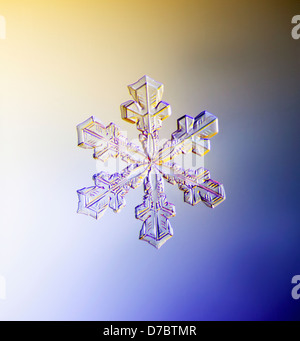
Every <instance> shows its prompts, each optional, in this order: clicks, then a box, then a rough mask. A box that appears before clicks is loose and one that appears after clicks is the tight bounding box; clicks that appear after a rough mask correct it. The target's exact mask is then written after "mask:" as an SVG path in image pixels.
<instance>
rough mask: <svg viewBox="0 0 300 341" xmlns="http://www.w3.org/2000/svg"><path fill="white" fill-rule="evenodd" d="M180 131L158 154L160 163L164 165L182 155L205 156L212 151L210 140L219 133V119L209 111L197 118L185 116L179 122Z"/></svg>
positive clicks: (173, 135)
mask: <svg viewBox="0 0 300 341" xmlns="http://www.w3.org/2000/svg"><path fill="white" fill-rule="evenodd" d="M177 127H178V129H177V130H176V131H175V132H174V133H173V134H172V138H171V140H169V141H167V142H166V143H165V144H164V145H163V147H162V148H161V149H160V150H159V152H158V162H159V163H160V164H163V163H165V162H168V161H170V160H172V159H174V157H175V156H177V155H180V154H181V153H184V154H186V153H189V152H193V153H195V154H197V155H199V156H203V155H205V154H206V153H208V152H209V150H210V140H209V139H210V138H212V137H213V136H214V135H216V134H217V133H218V119H217V117H216V116H214V115H213V114H211V113H209V112H208V111H203V112H201V113H200V114H199V115H197V116H196V117H195V118H193V117H191V116H188V115H185V116H182V117H181V118H179V119H178V120H177Z"/></svg>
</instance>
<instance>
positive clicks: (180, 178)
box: [160, 162, 226, 208]
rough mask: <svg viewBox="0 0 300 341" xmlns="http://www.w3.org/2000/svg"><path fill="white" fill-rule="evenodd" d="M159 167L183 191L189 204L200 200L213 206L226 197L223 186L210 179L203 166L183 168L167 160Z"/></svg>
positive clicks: (166, 177)
mask: <svg viewBox="0 0 300 341" xmlns="http://www.w3.org/2000/svg"><path fill="white" fill-rule="evenodd" d="M160 169H161V172H162V174H163V177H164V178H165V179H166V180H167V181H168V182H169V183H171V184H172V185H174V184H177V185H178V188H179V189H180V190H182V191H183V192H184V201H185V202H186V203H188V204H190V205H193V206H194V205H196V204H198V203H199V202H200V201H202V202H203V203H204V204H205V205H206V206H208V207H210V208H214V207H216V206H217V205H219V204H220V203H221V202H222V201H224V200H225V198H226V196H225V191H224V186H223V185H222V184H220V183H219V182H217V181H215V180H212V179H211V178H210V173H209V171H208V170H207V169H205V168H203V167H201V168H198V169H196V170H193V169H187V170H184V169H182V168H181V167H179V166H178V165H177V164H176V163H173V162H169V163H166V164H164V165H163V166H162V167H161V168H160Z"/></svg>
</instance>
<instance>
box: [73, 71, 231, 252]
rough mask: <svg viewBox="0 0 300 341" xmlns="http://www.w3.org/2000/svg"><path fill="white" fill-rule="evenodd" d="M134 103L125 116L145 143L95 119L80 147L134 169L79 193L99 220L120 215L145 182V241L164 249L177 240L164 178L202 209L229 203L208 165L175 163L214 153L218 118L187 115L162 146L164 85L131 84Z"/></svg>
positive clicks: (141, 210)
mask: <svg viewBox="0 0 300 341" xmlns="http://www.w3.org/2000/svg"><path fill="white" fill-rule="evenodd" d="M128 89H129V93H130V95H131V96H132V98H133V100H130V101H127V102H125V103H123V104H121V116H122V118H123V119H124V120H125V121H127V122H129V123H132V124H136V127H137V129H138V130H139V131H140V133H139V141H140V143H141V146H142V147H140V146H139V145H137V144H135V143H132V142H130V141H128V139H127V137H126V136H124V135H123V134H122V132H121V131H120V128H119V127H118V126H116V125H115V124H114V123H110V124H109V125H108V126H105V125H104V124H103V123H101V122H100V121H99V120H97V119H96V118H95V117H93V116H92V117H90V118H88V119H87V120H86V121H84V122H82V123H81V124H79V125H78V126H77V132H78V146H79V147H82V148H87V149H93V151H94V154H93V155H94V158H95V159H97V160H101V161H103V162H105V161H107V160H108V159H110V158H120V159H121V160H122V161H125V162H126V163H127V164H128V166H127V167H125V168H124V169H123V170H122V171H121V172H116V173H113V174H110V173H107V172H104V171H102V172H100V173H98V174H95V175H94V182H95V185H94V186H91V187H85V188H82V189H80V190H78V191H77V193H78V197H79V203H78V211H77V212H78V213H83V214H86V215H90V216H92V217H93V218H96V219H99V218H100V217H101V216H102V215H103V214H104V213H105V211H106V210H107V209H108V208H111V209H112V210H113V211H114V212H119V211H120V210H121V209H122V208H123V207H124V206H125V204H126V202H125V195H126V194H127V193H128V192H129V190H130V188H131V189H135V188H137V187H138V186H139V185H141V184H142V183H143V185H144V192H145V195H144V197H143V202H142V204H140V205H138V206H137V207H136V208H135V216H136V218H137V219H139V220H141V221H142V222H143V225H142V229H141V231H140V239H141V240H144V241H146V242H148V243H149V244H151V245H153V246H154V247H156V248H160V247H161V246H162V245H163V244H164V243H165V242H166V241H167V240H168V239H169V238H171V237H172V236H173V229H172V226H171V224H170V222H169V218H171V217H174V216H175V206H174V205H173V204H171V203H169V202H168V201H167V199H166V194H165V193H164V184H163V182H164V180H166V181H167V182H168V183H170V184H172V185H175V184H177V185H178V188H179V189H180V190H181V191H183V193H184V201H185V202H186V203H188V204H190V205H193V206H194V205H196V204H198V203H199V202H200V201H202V202H203V203H204V204H205V205H206V206H208V207H210V208H213V207H215V206H217V205H218V204H220V203H221V202H222V201H223V200H225V191H224V187H223V185H222V184H220V183H219V182H217V181H214V180H212V179H211V178H210V173H209V171H208V170H207V169H205V168H204V167H200V168H198V169H185V168H184V167H182V166H181V165H180V164H178V163H176V162H175V157H176V156H178V155H180V154H187V153H194V154H195V155H196V156H197V157H203V155H204V154H206V153H207V152H209V151H210V138H211V137H213V136H214V135H215V134H217V133H218V119H217V117H216V116H214V115H213V114H211V113H209V112H207V111H203V112H201V113H200V114H199V115H197V116H196V117H194V118H193V117H191V116H189V115H184V116H182V117H181V118H179V119H178V120H177V130H176V131H174V133H173V134H172V136H171V139H170V140H168V141H167V142H165V143H164V144H163V145H162V146H161V145H160V140H159V129H160V128H161V127H162V121H163V120H164V119H166V118H168V117H169V116H170V115H171V107H170V105H169V104H168V103H166V102H163V101H162V100H161V99H162V95H163V85H162V84H161V83H159V82H157V81H155V80H153V79H151V78H150V77H148V76H143V77H142V78H141V79H139V80H138V81H137V82H136V83H133V84H131V85H129V86H128Z"/></svg>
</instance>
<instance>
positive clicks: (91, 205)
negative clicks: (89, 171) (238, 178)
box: [77, 164, 146, 219]
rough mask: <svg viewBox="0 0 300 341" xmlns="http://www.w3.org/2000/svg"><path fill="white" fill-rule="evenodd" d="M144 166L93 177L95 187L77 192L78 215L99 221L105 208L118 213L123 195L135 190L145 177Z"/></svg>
mask: <svg viewBox="0 0 300 341" xmlns="http://www.w3.org/2000/svg"><path fill="white" fill-rule="evenodd" d="M145 168H146V167H145V166H144V165H139V164H132V165H130V166H128V167H126V168H125V169H124V170H123V171H122V172H121V173H120V174H119V173H114V174H112V175H110V174H109V173H106V172H100V173H98V174H95V175H94V176H93V179H94V181H95V186H92V187H85V188H82V189H80V190H78V191H77V193H78V198H79V203H78V210H77V212H78V213H83V214H86V215H89V216H92V217H93V218H96V219H99V218H101V217H102V216H103V214H104V212H105V211H106V210H107V208H108V207H109V208H111V209H112V210H113V211H114V212H119V211H120V210H121V209H122V208H123V207H124V206H125V204H126V202H125V199H124V197H125V195H126V194H127V193H128V191H129V189H130V188H133V189H134V188H137V187H138V186H139V185H141V184H142V182H143V179H144V177H145V176H146V170H145Z"/></svg>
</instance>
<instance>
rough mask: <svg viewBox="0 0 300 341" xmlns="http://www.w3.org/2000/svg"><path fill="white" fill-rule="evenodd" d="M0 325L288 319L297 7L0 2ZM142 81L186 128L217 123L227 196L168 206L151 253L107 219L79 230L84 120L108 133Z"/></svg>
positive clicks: (92, 167)
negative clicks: (93, 120)
mask: <svg viewBox="0 0 300 341" xmlns="http://www.w3.org/2000/svg"><path fill="white" fill-rule="evenodd" d="M0 14H1V15H3V16H5V18H6V22H7V27H6V28H7V35H6V38H7V39H6V40H0V129H1V131H0V132H1V145H0V156H1V158H0V160H1V161H0V162H1V168H0V179H1V199H0V200H1V202H0V207H1V215H0V224H1V225H0V275H1V276H4V277H5V280H6V287H7V288H6V295H7V298H6V300H0V318H1V320H298V319H299V318H300V300H299V301H296V300H293V299H292V297H291V290H292V287H293V285H292V284H291V278H292V277H293V276H294V275H297V274H300V226H299V225H300V224H299V221H300V220H299V187H300V186H299V173H300V172H299V171H300V169H299V145H300V143H299V142H300V141H299V124H300V118H299V104H300V100H299V84H300V74H299V66H300V40H293V39H292V37H291V29H292V27H293V25H292V24H291V19H292V17H293V16H294V15H296V14H300V2H299V1H286V0H285V1H199V0H198V1H189V0H184V1H177V0H175V1H174V0H173V1H156V0H152V1H142V0H139V1H87V0H84V1H83V0H81V1H62V0H59V1H58V0H57V1H49V0H47V1H41V0H40V1H37V0H31V1H30V0H19V1H14V0H0ZM144 74H148V75H149V76H151V77H152V78H154V79H156V80H157V81H160V82H162V83H163V84H164V85H165V93H164V98H163V100H165V101H167V102H168V103H170V104H171V106H172V112H173V114H172V116H171V117H170V118H169V119H168V120H166V121H164V126H163V129H162V130H161V137H165V138H167V137H169V136H170V133H171V132H172V131H174V130H175V129H176V120H177V118H179V117H180V116H182V115H183V114H190V115H196V114H198V113H199V112H200V111H202V110H208V111H210V112H212V113H214V114H215V115H217V116H218V117H219V126H220V133H219V134H218V135H217V136H215V137H214V138H213V139H212V141H211V142H212V150H211V152H210V153H209V154H207V156H206V159H205V165H206V167H207V168H208V169H210V171H211V175H212V178H213V179H215V180H218V181H220V182H222V183H223V184H224V186H225V190H226V194H227V199H226V201H225V202H224V203H222V204H221V205H220V206H218V207H217V208H216V209H214V210H210V209H208V208H207V207H205V206H204V205H201V204H199V205H197V206H196V207H191V206H189V205H187V204H185V203H184V202H183V193H182V192H181V191H179V190H178V189H177V188H176V187H172V186H171V185H166V186H165V189H166V193H167V196H168V199H169V201H170V202H172V203H174V204H175V205H176V212H177V214H176V217H175V218H172V219H171V223H172V226H173V228H174V237H173V238H172V239H171V240H169V241H168V242H167V243H166V244H165V245H164V246H163V247H162V248H161V249H160V250H159V251H157V250H156V249H154V248H153V247H151V246H149V245H147V244H146V243H144V242H141V241H139V240H138V234H139V230H140V228H141V222H140V221H138V220H136V219H135V218H134V207H135V206H136V205H138V204H140V203H141V200H142V195H143V190H142V188H139V189H137V190H135V191H131V192H130V193H129V194H128V195H127V198H126V200H127V206H126V207H125V208H124V209H123V210H122V211H121V213H119V214H114V213H113V212H112V211H107V212H106V214H105V215H104V217H103V218H102V219H101V220H99V221H96V220H94V219H92V218H90V217H87V216H84V215H79V214H76V209H77V194H76V190H77V189H79V188H82V187H85V186H91V185H92V175H93V174H94V173H95V172H96V164H95V161H94V160H93V158H92V152H91V151H87V150H83V149H80V148H78V147H77V135H76V125H77V124H78V123H80V122H82V121H84V120H85V119H86V118H87V117H89V115H92V114H94V115H96V116H97V117H99V118H100V119H101V120H102V121H103V122H105V123H109V122H111V121H114V122H115V123H117V124H119V125H120V126H121V127H122V128H123V129H128V135H129V136H130V137H132V138H134V137H136V136H137V135H136V134H137V131H136V129H135V127H134V126H131V125H128V124H127V123H126V122H125V121H122V120H121V117H120V113H119V104H120V103H122V102H124V101H126V100H128V99H130V98H129V94H128V90H127V87H126V86H127V84H130V83H132V82H135V81H136V80H137V79H138V78H140V77H141V76H143V75H144Z"/></svg>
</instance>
